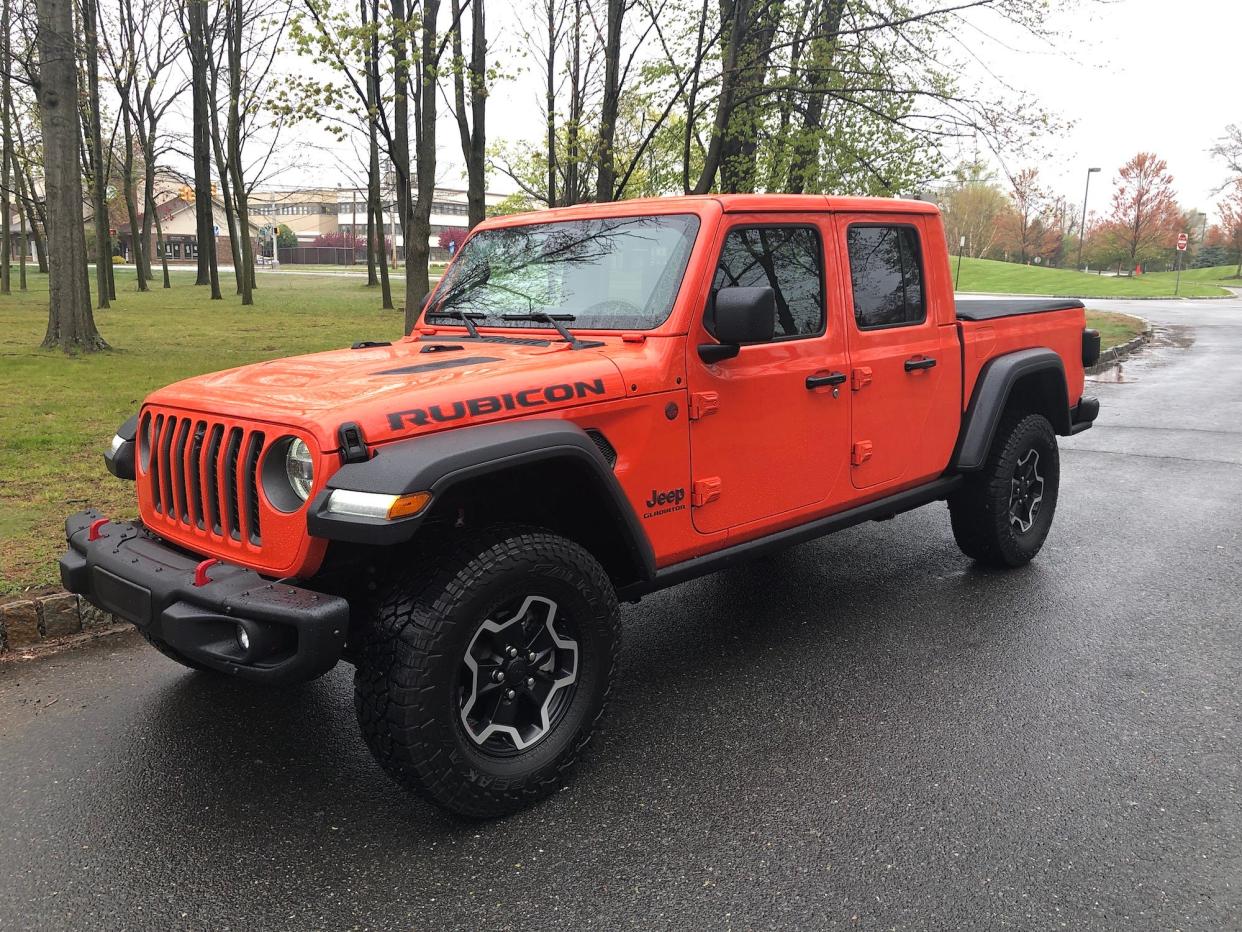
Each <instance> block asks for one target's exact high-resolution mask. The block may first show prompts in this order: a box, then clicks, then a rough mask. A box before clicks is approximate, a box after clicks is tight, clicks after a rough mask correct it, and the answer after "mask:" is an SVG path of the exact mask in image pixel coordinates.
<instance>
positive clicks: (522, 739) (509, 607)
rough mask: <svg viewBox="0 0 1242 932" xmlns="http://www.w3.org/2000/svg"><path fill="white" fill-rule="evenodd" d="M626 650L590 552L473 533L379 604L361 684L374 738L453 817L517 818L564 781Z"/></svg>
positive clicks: (511, 534)
mask: <svg viewBox="0 0 1242 932" xmlns="http://www.w3.org/2000/svg"><path fill="white" fill-rule="evenodd" d="M619 641H620V631H619V615H618V610H617V600H616V596H615V594H614V592H613V588H612V584H611V582H610V580H609V579H608V576H607V574H606V573H605V572H604V570H603V568H602V567H601V566H600V565H599V563H598V562H597V561H596V560H595V559H594V558H593V557H592V556H591V555H590V554H589V553H588V552H587V551H586V550H584V549H583V548H582V547H580V546H579V545H577V544H575V543H573V542H572V541H569V540H566V539H565V538H562V537H558V536H556V535H554V534H550V533H548V532H546V531H542V530H539V529H535V528H498V529H494V530H490V531H486V532H483V533H481V534H478V535H474V536H472V537H469V538H467V539H465V540H464V541H463V542H461V543H460V544H459V545H458V546H456V547H455V548H454V549H453V550H452V551H451V552H450V553H449V554H448V555H447V556H445V557H443V558H442V560H441V562H440V564H439V566H438V567H436V568H435V569H434V570H433V571H431V572H429V573H426V572H425V573H421V574H412V576H411V578H410V579H399V580H393V581H392V582H391V583H390V584H389V586H388V588H387V589H386V591H384V592H383V593H382V594H381V596H380V598H378V599H377V600H376V604H375V607H374V609H373V611H372V613H371V617H370V618H369V619H368V623H367V626H366V629H365V631H364V634H363V637H362V639H361V649H360V652H359V657H358V667H357V671H356V674H355V677H354V696H355V705H356V709H357V713H358V721H359V724H360V726H361V728H362V733H363V737H364V738H365V739H366V742H367V745H368V746H369V748H370V750H371V753H372V754H373V755H374V756H375V758H376V760H377V761H378V762H379V763H380V765H381V766H382V767H383V768H384V769H385V770H386V771H387V772H388V773H389V775H390V776H392V777H393V779H395V780H396V781H397V782H398V783H399V784H401V785H402V786H405V787H407V788H408V789H410V790H412V791H414V792H415V793H417V794H418V795H420V796H422V797H424V798H425V799H428V800H429V801H431V802H433V803H435V804H436V805H438V806H440V807H442V808H444V809H447V810H449V811H450V812H453V813H456V814H459V815H465V816H470V817H476V818H487V817H494V816H500V815H506V814H509V813H512V812H515V811H517V810H518V809H521V808H522V807H524V806H526V805H529V804H530V803H532V802H534V801H536V800H538V799H540V798H542V797H544V796H546V795H548V794H549V793H551V792H553V791H554V790H556V789H557V788H558V787H560V786H561V785H562V783H563V782H564V779H565V776H566V774H567V772H568V771H569V769H570V768H571V767H572V766H573V764H574V763H575V762H576V760H577V758H578V755H579V754H580V753H581V751H582V749H583V747H584V746H585V745H586V743H587V741H588V739H589V738H590V735H591V731H592V728H593V727H594V725H595V722H596V720H597V719H598V718H599V716H600V715H601V714H602V712H603V708H604V703H605V700H606V698H607V695H608V690H609V688H610V685H611V682H612V675H613V668H614V667H615V665H616V659H617V653H618V648H619Z"/></svg>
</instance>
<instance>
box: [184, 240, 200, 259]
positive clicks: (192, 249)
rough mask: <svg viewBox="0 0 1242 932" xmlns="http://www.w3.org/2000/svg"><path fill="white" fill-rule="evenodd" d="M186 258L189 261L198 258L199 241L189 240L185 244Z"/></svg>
mask: <svg viewBox="0 0 1242 932" xmlns="http://www.w3.org/2000/svg"><path fill="white" fill-rule="evenodd" d="M185 257H186V258H187V259H197V258H198V240H196V239H193V240H187V241H186V244H185Z"/></svg>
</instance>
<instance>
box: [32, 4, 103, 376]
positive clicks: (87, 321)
mask: <svg viewBox="0 0 1242 932" xmlns="http://www.w3.org/2000/svg"><path fill="white" fill-rule="evenodd" d="M35 10H36V14H37V16H38V44H39V64H40V72H39V76H38V79H37V81H36V82H35V85H34V86H35V90H36V93H37V94H38V100H39V116H40V119H41V122H42V124H43V151H44V152H47V153H59V154H60V155H61V156H62V157H60V158H56V157H53V158H49V159H46V160H45V165H44V168H43V172H44V174H43V180H44V186H45V190H46V197H47V212H48V220H49V221H50V224H49V226H48V240H49V244H48V245H49V247H50V248H49V250H48V252H49V253H50V258H51V263H50V264H51V272H50V276H49V279H48V321H47V334H46V335H45V336H44V338H43V345H44V346H45V347H60V349H62V350H63V351H65V352H71V351H74V350H81V351H84V352H94V351H96V350H101V349H106V348H107V345H108V344H107V343H105V342H104V340H103V337H101V336H100V335H99V331H98V330H97V329H96V328H95V316H94V314H93V313H92V312H91V294H90V287H89V284H88V280H89V278H88V274H87V271H86V233H85V231H84V230H83V226H82V174H81V171H80V169H79V166H78V160H77V159H76V158H68V157H64V156H67V154H68V153H71V152H73V153H76V152H78V151H79V150H80V148H81V138H80V135H79V134H80V127H79V123H78V100H79V99H80V95H79V89H78V71H77V58H76V55H75V49H74V23H73V18H74V17H73V4H72V2H71V0H38V2H37V3H36V4H35Z"/></svg>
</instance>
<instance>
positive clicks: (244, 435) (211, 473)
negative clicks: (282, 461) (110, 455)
mask: <svg viewBox="0 0 1242 932" xmlns="http://www.w3.org/2000/svg"><path fill="white" fill-rule="evenodd" d="M140 436H141V438H142V439H141V444H142V450H141V459H142V463H143V466H144V469H145V471H146V482H147V490H148V492H149V494H150V499H151V505H152V507H153V508H154V510H155V512H156V514H157V515H159V516H161V517H162V518H163V519H164V520H166V521H168V522H169V523H170V524H174V525H180V526H182V527H187V528H198V529H199V530H200V531H206V532H207V533H208V534H210V535H211V536H213V537H215V538H217V539H219V540H227V539H230V538H231V539H232V540H235V541H241V542H247V543H250V544H252V545H253V546H256V547H257V546H259V545H260V543H261V542H262V539H263V538H262V530H261V526H260V524H261V522H260V517H259V514H260V508H259V468H260V462H261V459H262V454H263V442H264V436H263V432H262V431H259V430H251V429H249V428H244V427H238V426H235V425H228V424H222V423H219V422H216V421H212V420H209V419H205V418H196V417H184V416H180V415H174V414H166V413H148V414H147V415H146V416H145V417H144V420H143V425H142V432H141V435H140ZM148 444H149V447H150V449H147V447H148Z"/></svg>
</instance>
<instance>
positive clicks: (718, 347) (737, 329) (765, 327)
mask: <svg viewBox="0 0 1242 932" xmlns="http://www.w3.org/2000/svg"><path fill="white" fill-rule="evenodd" d="M715 302H716V303H715V314H714V316H715V321H716V326H715V331H716V339H717V340H719V341H720V342H719V343H702V344H700V345H699V358H700V359H702V360H703V361H704V362H707V363H713V362H720V361H722V360H725V359H732V358H733V357H734V356H736V355H737V354H738V352H740V351H741V348H742V346H743V345H744V344H746V343H770V342H771V341H772V339H773V337H775V336H776V292H775V291H773V290H772V289H771V288H768V287H763V288H721V289H720V290H719V291H717V292H716V296H715Z"/></svg>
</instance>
